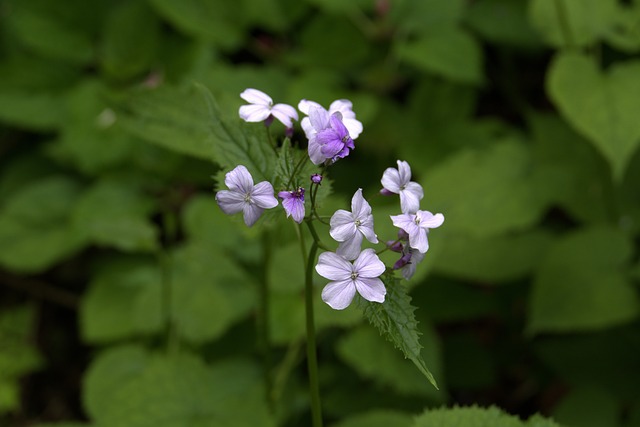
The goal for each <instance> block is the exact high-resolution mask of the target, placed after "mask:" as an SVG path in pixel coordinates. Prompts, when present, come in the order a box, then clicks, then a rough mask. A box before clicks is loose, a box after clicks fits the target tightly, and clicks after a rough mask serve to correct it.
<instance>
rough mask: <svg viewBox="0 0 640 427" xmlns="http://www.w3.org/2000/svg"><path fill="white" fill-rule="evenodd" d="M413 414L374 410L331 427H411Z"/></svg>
mask: <svg viewBox="0 0 640 427" xmlns="http://www.w3.org/2000/svg"><path fill="white" fill-rule="evenodd" d="M412 420H413V415H409V414H406V413H404V412H396V411H390V410H383V409H378V410H372V411H369V412H365V413H363V414H358V415H354V416H351V417H349V418H347V419H344V420H342V421H340V422H339V423H337V424H332V425H331V427H410V426H411V421H412Z"/></svg>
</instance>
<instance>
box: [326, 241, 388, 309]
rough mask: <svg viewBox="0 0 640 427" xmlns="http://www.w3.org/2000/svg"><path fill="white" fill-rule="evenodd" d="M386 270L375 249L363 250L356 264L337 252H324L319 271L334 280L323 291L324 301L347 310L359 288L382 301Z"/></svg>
mask: <svg viewBox="0 0 640 427" xmlns="http://www.w3.org/2000/svg"><path fill="white" fill-rule="evenodd" d="M384 270H385V266H384V263H383V262H382V261H380V258H378V255H376V253H375V251H374V250H373V249H371V248H369V249H365V250H364V251H362V252H361V253H360V255H359V256H358V258H357V259H356V260H355V261H354V262H353V263H351V262H349V261H347V260H346V259H344V258H343V257H341V256H340V255H338V254H335V253H333V252H323V253H321V254H320V257H319V258H318V264H317V265H316V271H317V272H318V274H319V275H321V276H322V277H324V278H326V279H329V280H331V282H329V283H328V284H327V285H326V286H325V287H324V289H323V290H322V301H324V302H326V303H327V304H329V306H330V307H331V308H333V309H335V310H343V309H345V308H347V307H348V306H349V304H351V301H352V300H353V297H354V296H355V294H356V291H357V292H358V293H359V294H360V295H361V296H362V298H364V299H366V300H367V301H372V302H380V303H382V302H384V297H385V295H386V293H387V290H386V289H385V287H384V283H382V280H380V278H379V277H380V275H381V274H382V273H384Z"/></svg>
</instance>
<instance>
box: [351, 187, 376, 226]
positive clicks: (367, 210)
mask: <svg viewBox="0 0 640 427" xmlns="http://www.w3.org/2000/svg"><path fill="white" fill-rule="evenodd" d="M351 212H353V217H354V218H357V219H359V220H360V221H363V220H364V219H366V217H367V216H369V215H371V205H369V203H368V202H367V201H366V200H365V198H364V196H363V195H362V188H358V189H357V190H356V192H355V193H353V197H352V198H351Z"/></svg>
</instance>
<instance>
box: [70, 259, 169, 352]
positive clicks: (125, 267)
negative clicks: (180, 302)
mask: <svg viewBox="0 0 640 427" xmlns="http://www.w3.org/2000/svg"><path fill="white" fill-rule="evenodd" d="M162 298H163V293H162V276H161V273H160V270H159V269H158V267H157V266H156V265H154V263H150V262H148V261H143V260H138V259H133V258H131V259H130V258H124V259H116V260H114V261H111V262H108V263H107V264H105V265H103V266H102V268H101V269H100V271H99V273H98V274H96V275H95V276H94V277H93V279H92V280H91V283H90V284H89V289H88V290H87V292H86V293H85V294H84V296H83V298H82V302H81V305H80V330H81V333H82V337H83V339H84V340H86V341H88V342H90V343H98V344H99V343H105V342H110V341H115V340H121V339H125V338H131V337H136V336H140V335H150V334H157V333H159V332H160V331H161V329H162V327H163V325H164V324H165V319H164V318H165V316H164V313H163V301H162Z"/></svg>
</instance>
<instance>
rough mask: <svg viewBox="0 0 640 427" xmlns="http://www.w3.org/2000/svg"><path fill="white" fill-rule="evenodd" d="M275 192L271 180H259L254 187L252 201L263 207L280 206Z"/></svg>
mask: <svg viewBox="0 0 640 427" xmlns="http://www.w3.org/2000/svg"><path fill="white" fill-rule="evenodd" d="M273 192H274V190H273V186H272V185H271V183H270V182H267V181H262V182H259V183H258V184H256V186H255V187H254V188H253V192H252V193H251V201H252V202H253V203H255V204H256V205H258V206H259V207H261V208H263V209H271V208H275V207H276V206H278V199H276V198H275V196H274V195H273Z"/></svg>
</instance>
